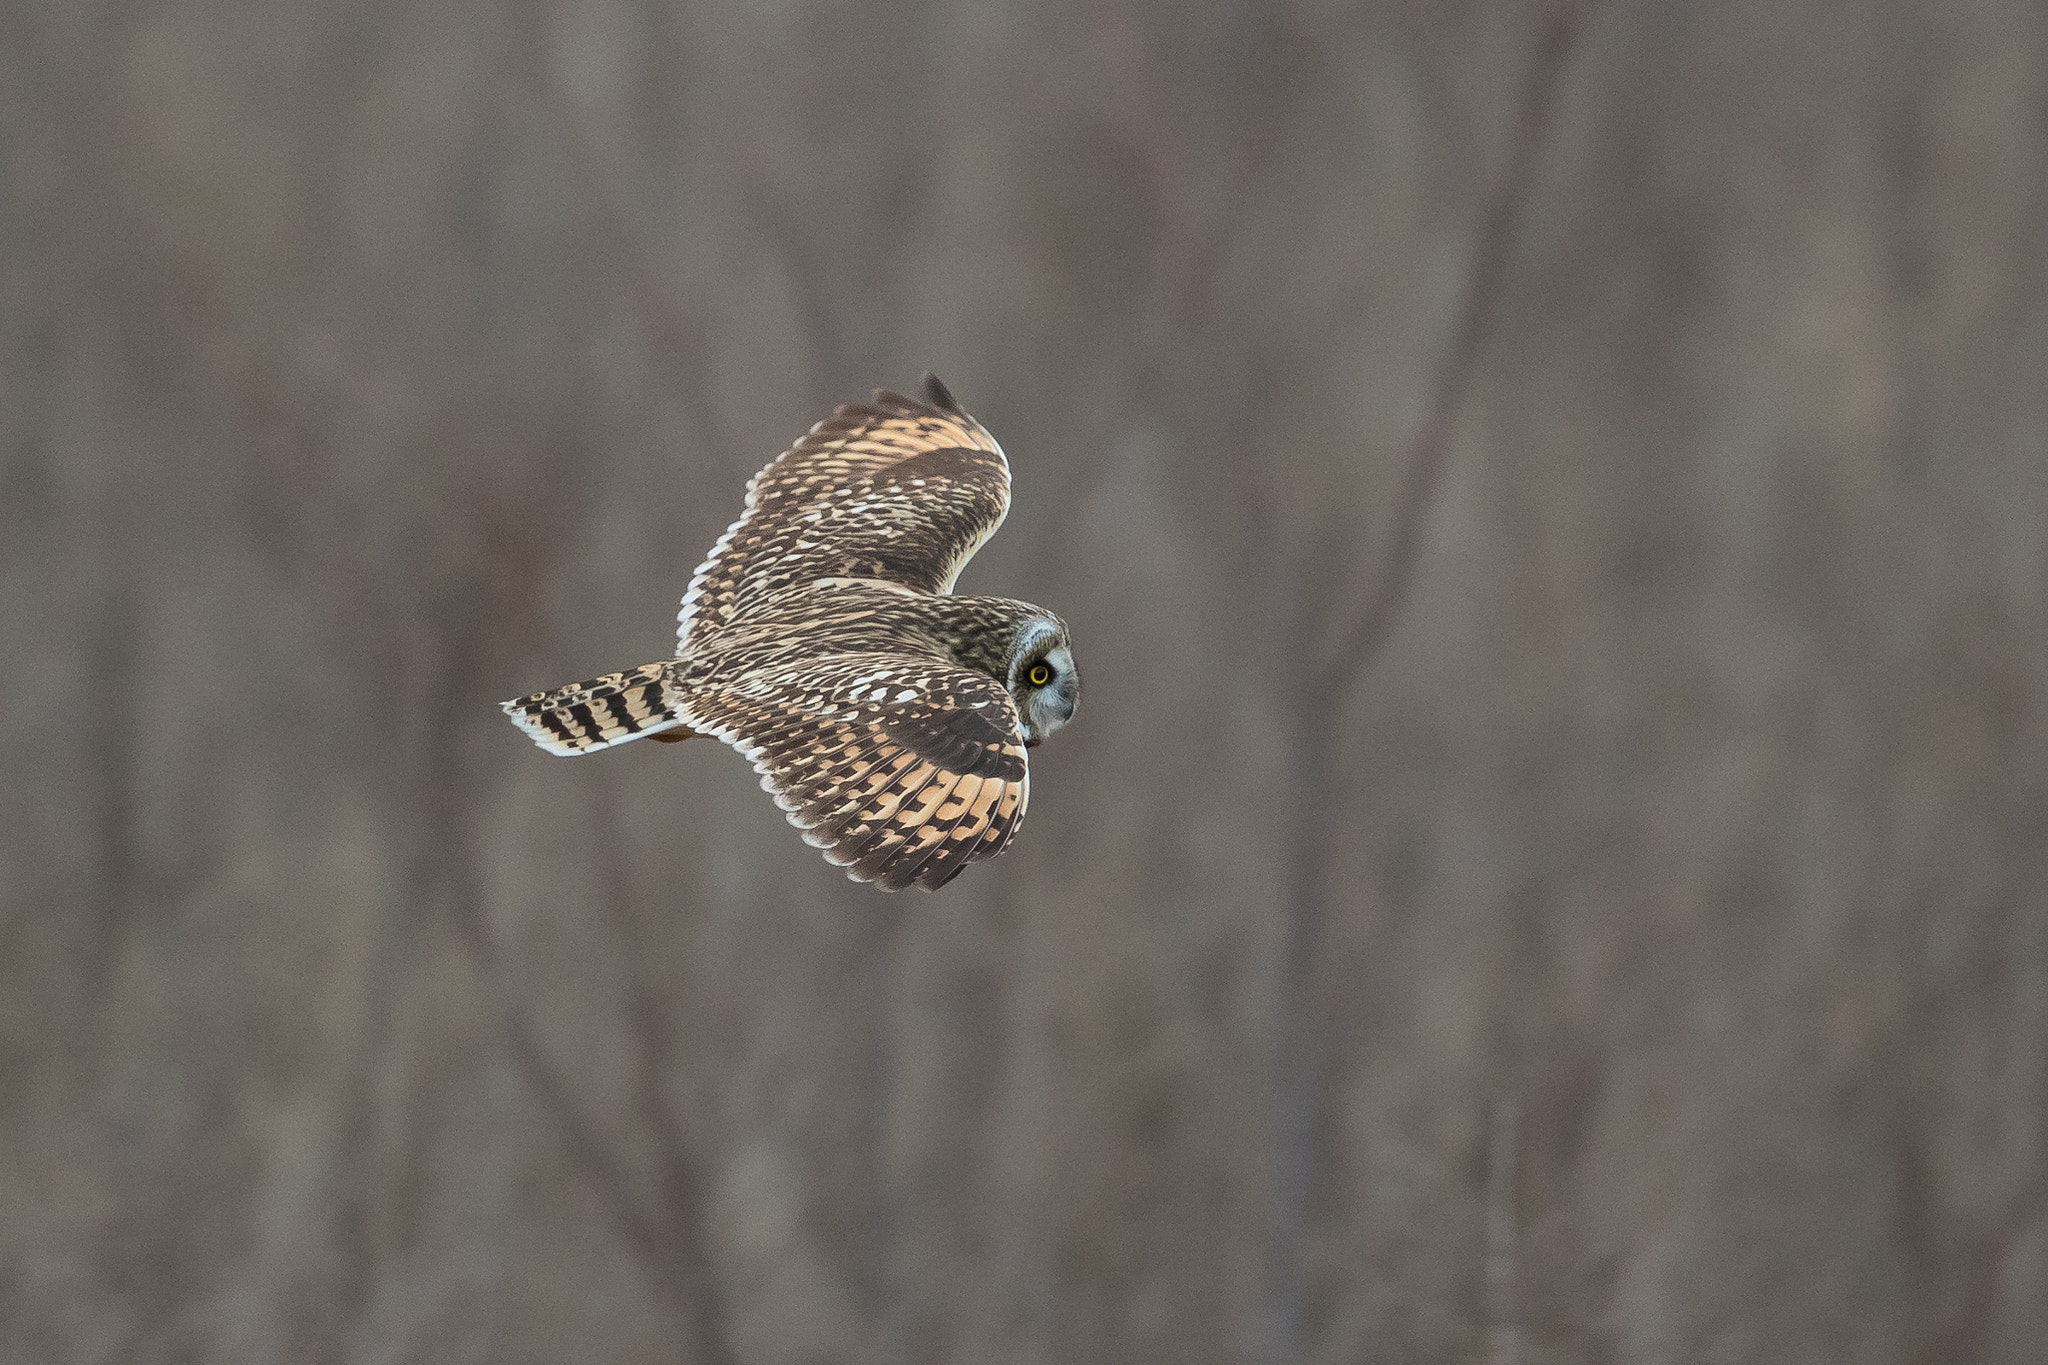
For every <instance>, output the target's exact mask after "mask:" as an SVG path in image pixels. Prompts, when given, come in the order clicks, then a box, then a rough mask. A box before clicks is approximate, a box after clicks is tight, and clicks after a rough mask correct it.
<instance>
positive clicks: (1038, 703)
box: [1009, 613, 1081, 748]
mask: <svg viewBox="0 0 2048 1365" xmlns="http://www.w3.org/2000/svg"><path fill="white" fill-rule="evenodd" d="M1009 683H1010V697H1011V699H1012V700H1013V701H1015V702H1016V703H1017V715H1018V718H1019V719H1021V720H1022V721H1023V723H1024V743H1025V745H1026V747H1032V748H1035V747H1036V746H1037V745H1039V744H1040V743H1042V742H1043V741H1044V739H1045V737H1046V736H1047V735H1049V734H1051V733H1052V732H1053V731H1055V730H1057V729H1059V728H1060V727H1061V726H1062V725H1065V724H1066V723H1067V722H1068V721H1070V720H1072V719H1073V718H1074V708H1075V707H1076V706H1078V705H1079V704H1080V701H1081V674H1080V673H1079V671H1078V670H1076V669H1075V667H1074V650H1073V646H1072V645H1071V644H1070V643H1069V642H1068V640H1067V623H1066V622H1064V621H1062V620H1060V618H1059V617H1057V616H1054V615H1051V614H1050V613H1048V614H1046V615H1043V616H1034V617H1031V618H1030V619H1028V620H1027V621H1025V622H1024V624H1023V626H1022V627H1021V628H1019V630H1018V631H1017V637H1016V640H1015V641H1014V643H1013V644H1012V645H1011V647H1010V660H1009Z"/></svg>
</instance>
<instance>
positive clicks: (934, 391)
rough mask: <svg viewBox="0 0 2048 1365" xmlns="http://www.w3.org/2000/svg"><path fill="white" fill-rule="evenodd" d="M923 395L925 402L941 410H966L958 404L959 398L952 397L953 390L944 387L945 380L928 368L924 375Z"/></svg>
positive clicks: (960, 411) (962, 411)
mask: <svg viewBox="0 0 2048 1365" xmlns="http://www.w3.org/2000/svg"><path fill="white" fill-rule="evenodd" d="M924 396H925V401H926V402H928V403H930V404H931V405H932V406H933V407H935V408H938V409H939V410H941V411H943V412H959V413H964V412H965V411H966V409H964V408H962V407H961V406H960V403H959V400H958V399H956V398H954V397H953V391H952V390H951V389H949V388H947V387H946V381H944V380H943V379H940V378H939V377H938V376H937V375H935V374H933V373H932V372H931V371H930V370H926V371H925V375H924Z"/></svg>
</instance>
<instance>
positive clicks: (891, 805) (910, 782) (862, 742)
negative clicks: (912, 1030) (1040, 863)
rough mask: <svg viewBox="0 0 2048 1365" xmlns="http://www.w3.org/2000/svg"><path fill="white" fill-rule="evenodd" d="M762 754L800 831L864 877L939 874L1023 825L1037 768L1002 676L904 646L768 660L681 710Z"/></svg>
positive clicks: (748, 753) (699, 726) (756, 757)
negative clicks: (903, 650) (898, 650)
mask: <svg viewBox="0 0 2048 1365" xmlns="http://www.w3.org/2000/svg"><path fill="white" fill-rule="evenodd" d="M684 714H685V716H686V718H687V721H688V724H689V725H690V727H691V728H692V729H694V730H698V731H701V732H703V733H707V734H713V735H716V736H718V737H719V738H720V739H722V740H724V741H725V742H726V743H728V744H730V745H732V747H733V748H735V749H737V750H739V751H740V753H741V754H742V755H743V756H745V757H746V758H748V759H749V760H751V761H752V762H753V765H754V768H755V771H757V772H759V773H760V774H761V786H762V787H763V788H764V789H765V790H767V791H768V792H770V793H771V794H773V795H774V797H775V804H776V805H778V806H780V807H782V809H783V810H784V812H786V813H787V814H788V816H789V822H790V823H791V824H792V825H795V826H796V827H797V828H798V829H800V830H802V831H803V834H804V840H805V842H807V843H809V844H811V845H813V846H815V847H817V848H821V849H823V850H824V851H825V858H826V861H828V862H831V863H834V864H836V865H837V866H840V867H843V868H845V869H846V875H847V876H849V877H851V878H853V879H854V880H855V881H861V882H875V883H877V884H879V885H881V886H882V887H884V888H886V889H888V890H891V891H900V890H902V889H903V888H904V887H906V886H910V885H913V884H915V885H918V886H923V887H925V888H927V889H933V890H935V889H937V888H938V887H941V886H944V885H945V884H946V883H947V882H949V881H951V880H952V879H953V878H954V877H956V876H958V875H959V874H960V872H961V871H962V870H963V869H964V868H965V867H966V866H967V865H968V864H969V863H972V862H978V861H980V860H981V859H983V858H992V857H994V856H995V855H996V854H998V853H1000V852H1002V850H1003V849H1004V847H1005V846H1007V845H1008V843H1009V842H1010V840H1011V839H1012V838H1014V837H1015V836H1016V833H1017V829H1018V827H1019V826H1020V825H1021V824H1023V821H1024V808H1025V806H1026V804H1027V803H1028V801H1029V799H1030V794H1031V775H1030V770H1029V768H1028V766H1027V764H1026V759H1025V751H1024V740H1023V737H1022V735H1021V734H1020V733H1019V731H1018V726H1017V712H1016V709H1015V707H1014V706H1013V705H1012V703H1011V701H1010V696H1009V693H1008V692H1006V691H1004V689H1003V688H1002V687H1001V685H1000V684H998V683H997V682H996V681H995V680H994V679H993V678H988V677H984V676H983V675H981V674H979V673H973V672H970V671H968V670H966V669H963V668H956V667H954V666H953V665H951V664H944V663H940V662H938V661H936V660H933V659H927V658H919V657H917V656H915V655H909V654H836V655H828V656H824V657H821V658H811V659H802V660H797V661H794V662H789V663H785V664H780V665H771V666H768V667H766V668H763V669H760V670H758V671H756V672H754V673H751V674H747V675H744V676H742V677H740V678H738V679H736V680H734V681H733V682H731V683H729V684H726V685H724V686H718V687H710V688H706V689H704V690H702V691H700V692H692V693H691V695H690V697H689V700H688V704H687V707H686V709H685V712H684Z"/></svg>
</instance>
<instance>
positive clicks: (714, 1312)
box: [448, 851, 734, 1365]
mask: <svg viewBox="0 0 2048 1365" xmlns="http://www.w3.org/2000/svg"><path fill="white" fill-rule="evenodd" d="M448 862H449V865H450V867H449V870H450V872H451V874H452V875H451V876H450V877H449V882H450V885H449V886H448V892H449V897H450V900H451V902H452V909H453V911H454V915H455V923H456V927H457V929H458V930H459V931H460V932H461V935H462V938H463V942H464V943H465V944H466V945H467V946H468V948H469V950H470V952H471V953H472V954H473V955H474V956H475V958H476V960H477V965H478V967H479V968H480V969H481V970H482V971H483V974H484V977H485V979H486V981H488V982H489V984H490V989H491V993H492V995H493V997H494V998H495V1001H496V1004H497V1012H498V1023H499V1028H500V1031H501V1033H502V1036H503V1038H504V1042H505V1046H506V1050H507V1051H508V1052H509V1053H510V1054H511V1057H512V1061H513V1064H514V1065H515V1066H517V1067H518V1068H519V1074H520V1076H521V1077H522V1078H523V1079H524V1080H525V1081H526V1083H527V1085H528V1087H529V1088H531V1090H532V1091H533V1095H534V1098H535V1099H536V1100H538V1101H539V1102H540V1106H541V1108H542V1109H543V1110H545V1111H546V1112H547V1114H548V1117H549V1118H550V1119H552V1120H553V1121H554V1123H555V1126H556V1127H557V1128H558V1129H559V1130H560V1131H561V1134H562V1140H563V1143H564V1144H565V1145H566V1146H567V1147H568V1150H569V1156H570V1159H571V1160H572V1161H574V1162H575V1164H576V1165H577V1166H578V1167H579V1168H580V1169H581V1170H582V1171H583V1173H584V1175H585V1176H586V1177H588V1178H589V1179H590V1181H591V1183H592V1184H593V1185H595V1186H596V1187H597V1191H598V1193H599V1195H600V1196H602V1197H603V1199H604V1202H605V1206H606V1208H607V1209H609V1210H610V1212H611V1216H612V1221H613V1222H615V1223H616V1224H618V1227H619V1231H620V1233H621V1235H623V1236H624V1237H625V1239H626V1245H627V1246H628V1247H629V1248H630V1249H631V1250H632V1252H633V1254H634V1255H635V1256H636V1257H637V1258H638V1259H639V1260H640V1262H641V1264H642V1265H643V1266H644V1267H645V1268H646V1269H647V1271H648V1273H649V1274H650V1275H651V1276H652V1277H653V1278H654V1280H655V1282H656V1283H657V1284H658V1285H660V1286H661V1287H662V1288H663V1289H664V1290H665V1291H667V1292H668V1293H669V1294H670V1295H671V1296H672V1297H673V1299H674V1301H675V1303H676V1306H677V1308H678V1309H679V1311H680V1312H681V1314H682V1317H683V1323H684V1326H685V1328H686V1329H687V1331H688V1333H689V1337H690V1342H691V1348H692V1354H693V1355H694V1357H695V1358H696V1359H697V1360H699V1361H702V1362H707V1363H708V1365H733V1360H734V1357H733V1355H732V1352H731V1349H730V1348H729V1347H728V1346H727V1344H726V1340H725V1338H724V1336H723V1335H722V1333H721V1331H720V1324H721V1322H722V1315H721V1307H722V1305H721V1303H720V1301H719V1299H718V1295H717V1291H716V1287H715V1284H714V1282H712V1281H711V1279H710V1278H709V1275H708V1268H707V1267H705V1266H704V1265H703V1263H702V1258H701V1254H699V1253H698V1249H697V1248H695V1247H694V1246H692V1245H690V1239H688V1238H684V1237H676V1236H670V1235H669V1234H668V1232H667V1230H665V1229H664V1228H663V1227H662V1226H661V1225H660V1224H659V1223H658V1222H656V1221H655V1220H654V1219H653V1218H651V1217H649V1216H648V1214H647V1213H646V1211H645V1210H644V1209H642V1208H641V1206H640V1200H639V1197H638V1196H637V1195H636V1194H635V1193H634V1191H633V1182H632V1178H631V1176H630V1175H629V1174H628V1173H627V1171H626V1168H625V1166H624V1164H623V1163H622V1162H620V1161H619V1159H618V1158H617V1157H616V1156H614V1155H613V1154H612V1152H611V1150H610V1148H609V1147H608V1145H607V1144H606V1142H605V1140H604V1138H603V1136H602V1135H601V1134H600V1133H599V1131H598V1128H597V1124H596V1122H595V1121H594V1120H593V1119H592V1118H591V1117H590V1115H589V1114H588V1113H587V1112H585V1110H584V1108H583V1106H582V1105H581V1104H580V1103H578V1101H577V1099H576V1096H575V1095H574V1093H572V1092H571V1090H570V1089H569V1085H568V1082H567V1081H565V1080H564V1079H563V1077H562V1074H561V1073H560V1072H559V1071H558V1070H556V1069H555V1066H554V1064H553V1063H551V1062H550V1061H549V1060H548V1057H547V1053H546V1050H545V1049H544V1048H543V1047H542V1046H541V1042H540V1036H539V1032H538V1030H537V1029H536V1028H535V1027H534V1024H533V1020H532V1018H531V1017H530V1016H529V1015H528V1014H527V1011H526V1008H525V1006H524V1005H523V1004H522V1003H521V1001H520V1000H519V998H518V995H517V993H516V992H515V991H514V989H513V987H512V983H511V980H510V977H509V975H508V974H507V971H506V968H505V964H504V961H503V958H502V956H501V955H500V953H499V952H498V947H497V943H496V941H495V940H494V939H493V938H492V936H491V931H490V927H489V925H487V924H486V923H485V922H484V914H483V908H482V906H481V904H480V903H479V901H478V898H477V895H476V893H475V892H476V888H475V878H474V869H472V868H469V867H468V866H467V865H468V863H469V856H468V854H467V852H466V851H455V852H452V853H451V854H450V855H449V859H448ZM458 868H459V869H460V870H459V871H458V870H457V869H458Z"/></svg>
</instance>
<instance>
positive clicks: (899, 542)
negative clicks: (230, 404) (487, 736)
mask: <svg viewBox="0 0 2048 1365" xmlns="http://www.w3.org/2000/svg"><path fill="white" fill-rule="evenodd" d="M1008 509H1009V464H1008V461H1007V460H1006V459H1005V458H1004V456H1003V452H1002V449H1001V447H1000V446H998V445H997V444H996V443H995V440H994V438H992V437H990V436H989V435H988V433H987V432H986V431H985V430H984V429H983V428H982V427H981V425H980V424H979V423H978V422H976V421H975V420H974V419H973V418H972V417H969V416H968V415H967V414H966V413H965V412H964V411H962V410H961V409H960V408H959V405H958V404H957V403H955V402H954V401H953V398H952V395H951V394H949V393H948V392H946V389H945V387H944V385H942V384H940V383H939V382H938V381H937V380H936V379H934V378H932V377H930V376H927V377H926V399H925V401H924V402H922V403H919V402H914V401H912V400H910V399H907V398H903V397H900V396H898V395H895V394H888V393H878V394H877V395H876V396H875V401H874V403H873V404H863V405H860V406H857V407H844V408H840V409H838V410H837V411H836V412H834V413H833V415H832V416H831V417H830V418H828V419H827V420H826V421H824V422H820V423H819V424H818V425H817V426H815V427H813V428H812V429H811V431H810V432H809V433H808V434H807V435H806V436H805V437H804V439H803V440H801V441H799V442H798V443H797V444H796V445H795V446H794V447H792V448H791V449H790V450H788V451H786V452H784V453H783V454H782V455H781V456H779V457H777V458H776V459H775V460H774V461H772V462H770V463H769V465H768V466H767V467H766V468H765V469H763V470H762V471H761V472H760V473H759V474H757V475H755V477H754V479H753V481H752V482H751V483H750V484H749V485H748V488H747V495H746V504H745V508H744V510H743V511H742V513H741V516H740V519H739V520H738V521H736V522H734V523H733V525H732V527H731V528H730V529H729V530H727V532H726V533H725V535H724V536H723V537H721V538H720V540H719V542H718V544H717V545H716V546H714V547H713V549H712V552H711V555H710V557H709V558H708V559H707V560H706V561H705V562H704V564H703V565H702V566H701V567H700V568H699V569H698V571H697V573H696V576H695V577H694V578H693V579H692V581H691V584H690V587H689V590H688V592H686V593H685V594H684V597H683V605H682V610H681V612H680V614H679V616H678V618H677V620H678V628H677V632H678V638H677V648H676V657H675V658H673V659H668V660H663V661H661V662H658V663H653V664H646V665H643V666H642V667H640V668H637V669H630V670H627V671H626V672H623V673H614V674H608V675H606V676H605V677H602V678H595V679H592V680H590V681H589V682H585V683H577V684H574V685H572V686H569V687H563V688H556V689H553V690H552V691H548V692H537V693H534V694H532V695H530V696H526V697H520V698H517V699H515V700H513V701H508V702H506V703H504V709H505V711H506V713H507V714H508V715H509V716H511V718H512V720H513V721H514V723H516V724H517V725H519V726H520V728H521V729H523V730H525V731H526V732H527V733H528V734H529V735H530V736H532V738H533V739H534V741H535V742H536V743H538V744H539V745H540V746H541V747H542V748H545V749H547V750H549V751H550V752H553V753H557V754H564V755H575V754H583V753H590V752H594V751H596V750H598V749H603V748H609V747H611V746H613V745H616V744H622V743H626V742H628V741H630V740H634V739H640V738H648V737H651V738H656V739H663V740H677V739H687V738H690V737H692V736H694V735H711V736H713V737H715V738H718V739H721V740H724V741H725V742H726V743H728V744H730V745H731V746H732V747H733V748H735V749H737V750H738V751H739V752H740V753H741V754H742V755H743V756H745V757H746V758H748V759H750V760H752V762H753V764H754V767H755V768H756V770H758V771H759V772H760V773H761V785H762V786H763V787H764V788H766V789H767V790H768V791H769V792H770V793H771V794H772V795H773V796H774V797H775V800H776V804H777V805H779V806H781V807H782V809H783V810H784V812H785V813H786V814H787V815H788V818H789V820H790V822H791V823H792V824H794V825H796V826H797V827H798V828H799V829H800V830H802V831H803V834H804V838H805V839H806V840H807V841H808V842H810V843H812V844H813V845H815V846H817V847H819V848H821V849H823V850H824V853H825V857H826V858H827V860H828V861H831V862H833V863H835V864H838V865H840V866H842V867H844V868H846V870H847V875H848V876H849V877H852V878H854V879H855V880H858V881H871V882H874V883H875V884H877V885H878V886H881V887H883V888H885V889H889V890H896V889H900V888H901V887H905V886H911V885H918V886H923V887H927V888H935V887H938V886H942V885H944V884H945V883H946V882H947V881H950V880H951V879H952V878H953V877H955V876H957V875H958V874H959V873H960V872H961V871H962V870H963V869H965V867H966V866H967V865H968V864H969V863H971V862H975V861H978V860H980V859H983V858H988V857H992V856H994V855H995V854H997V853H999V852H1001V851H1002V850H1003V849H1004V848H1005V847H1007V846H1008V844H1009V841H1010V840H1011V839H1012V838H1014V837H1015V836H1016V832H1017V829H1018V828H1019V826H1020V825H1021V824H1022V822H1023V817H1024V811H1025V807H1026V804H1027V802H1028V799H1029V793H1030V774H1029V766H1028V761H1027V757H1026V750H1027V749H1029V748H1030V747H1032V746H1034V745H1036V744H1038V743H1040V742H1041V741H1042V740H1044V738H1045V737H1046V736H1047V735H1049V734H1051V733H1052V732H1053V731H1054V730H1057V729H1059V728H1060V727H1061V726H1063V725H1065V724H1066V723H1067V721H1068V720H1070V719H1071V718H1072V716H1073V713H1074V708H1075V706H1076V704H1077V703H1078V701H1079V696H1080V678H1079V674H1078V672H1077V671H1076V670H1075V667H1074V661H1073V653H1072V647H1071V644H1070V642H1069V640H1068V635H1067V628H1066V625H1065V623H1064V622H1062V621H1061V620H1060V619H1059V618H1058V617H1057V616H1055V615H1053V614H1052V613H1051V612H1048V611H1046V610H1045V609H1044V608H1041V607H1037V606H1034V605H1032V604H1030V603H1028V602H1019V601H1015V600H1012V599H1010V598H1002V597H956V596H954V595H952V588H953V585H954V583H955V582H956V581H957V579H958V577H959V574H960V570H961V568H962V567H963V566H964V565H965V564H966V562H967V560H968V559H969V558H971V557H972V555H973V554H974V552H975V550H976V549H978V548H979V547H980V546H981V545H982V544H983V543H984V542H985V541H986V540H987V539H988V537H989V536H990V535H993V534H994V533H995V530H996V528H997V527H998V526H1000V525H1001V524H1002V520H1003V517H1004V515H1005V514H1006V513H1007V511H1008Z"/></svg>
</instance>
